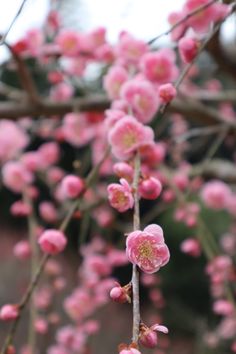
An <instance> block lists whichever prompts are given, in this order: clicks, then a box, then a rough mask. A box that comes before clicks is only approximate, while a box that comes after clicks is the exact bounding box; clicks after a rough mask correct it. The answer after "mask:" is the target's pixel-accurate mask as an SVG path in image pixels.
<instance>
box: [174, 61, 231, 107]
mask: <svg viewBox="0 0 236 354" xmlns="http://www.w3.org/2000/svg"><path fill="white" fill-rule="evenodd" d="M235 69H236V67H235ZM181 96H185V97H187V98H191V99H194V100H197V101H203V102H216V103H219V102H232V103H235V102H236V90H226V91H219V92H210V91H206V90H199V91H198V92H193V93H191V96H188V93H187V92H185V91H184V92H182V91H181Z"/></svg>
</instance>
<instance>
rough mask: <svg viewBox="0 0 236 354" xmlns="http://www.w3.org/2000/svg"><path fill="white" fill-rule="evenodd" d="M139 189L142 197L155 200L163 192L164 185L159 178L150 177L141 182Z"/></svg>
mask: <svg viewBox="0 0 236 354" xmlns="http://www.w3.org/2000/svg"><path fill="white" fill-rule="evenodd" d="M138 191H139V194H140V196H141V197H142V198H144V199H150V200H154V199H156V198H158V197H159V195H160V194H161V191H162V185H161V182H160V181H159V180H158V179H157V178H155V177H149V178H146V179H143V180H142V181H141V182H140V184H139V188H138Z"/></svg>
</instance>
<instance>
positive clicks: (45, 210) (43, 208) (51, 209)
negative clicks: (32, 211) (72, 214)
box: [39, 201, 57, 223]
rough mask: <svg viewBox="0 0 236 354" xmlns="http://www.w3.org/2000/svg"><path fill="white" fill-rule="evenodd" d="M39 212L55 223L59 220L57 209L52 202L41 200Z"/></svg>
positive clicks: (48, 220)
mask: <svg viewBox="0 0 236 354" xmlns="http://www.w3.org/2000/svg"><path fill="white" fill-rule="evenodd" d="M39 214H40V216H41V218H42V219H43V220H45V221H46V222H49V223H54V222H55V221H56V220H57V210H56V208H55V205H54V204H53V203H52V202H49V201H44V202H41V203H40V204H39Z"/></svg>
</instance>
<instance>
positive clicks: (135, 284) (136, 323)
mask: <svg viewBox="0 0 236 354" xmlns="http://www.w3.org/2000/svg"><path fill="white" fill-rule="evenodd" d="M139 176H140V156H139V153H138V152H137V153H136V155H135V158H134V180H133V189H134V219H133V230H134V231H135V230H139V229H140V211H139V195H138V183H139ZM131 282H132V291H133V336H132V341H133V343H136V344H137V343H138V338H139V327H140V303H139V273H138V269H137V266H136V265H135V264H133V271H132V280H131Z"/></svg>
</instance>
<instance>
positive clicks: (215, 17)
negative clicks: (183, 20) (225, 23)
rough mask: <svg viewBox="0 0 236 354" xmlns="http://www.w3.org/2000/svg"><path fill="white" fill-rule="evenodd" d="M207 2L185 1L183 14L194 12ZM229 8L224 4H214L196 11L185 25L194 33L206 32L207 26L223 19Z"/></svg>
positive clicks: (203, 0)
mask: <svg viewBox="0 0 236 354" xmlns="http://www.w3.org/2000/svg"><path fill="white" fill-rule="evenodd" d="M208 2H209V1H208V0H187V1H186V3H185V6H184V12H185V13H186V14H187V13H189V12H192V11H194V10H196V9H197V8H198V7H200V6H203V5H205V4H207V3H208ZM228 10H229V7H228V6H227V5H224V4H220V3H214V4H212V5H211V6H208V7H207V8H205V9H203V10H201V11H198V12H197V13H196V14H195V15H194V16H191V17H190V18H189V19H188V20H187V24H188V25H189V26H190V27H192V28H193V29H194V30H195V31H196V32H200V33H202V32H207V31H208V29H209V25H210V23H212V22H216V21H219V20H221V19H222V18H224V17H225V16H226V15H227V13H228Z"/></svg>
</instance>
